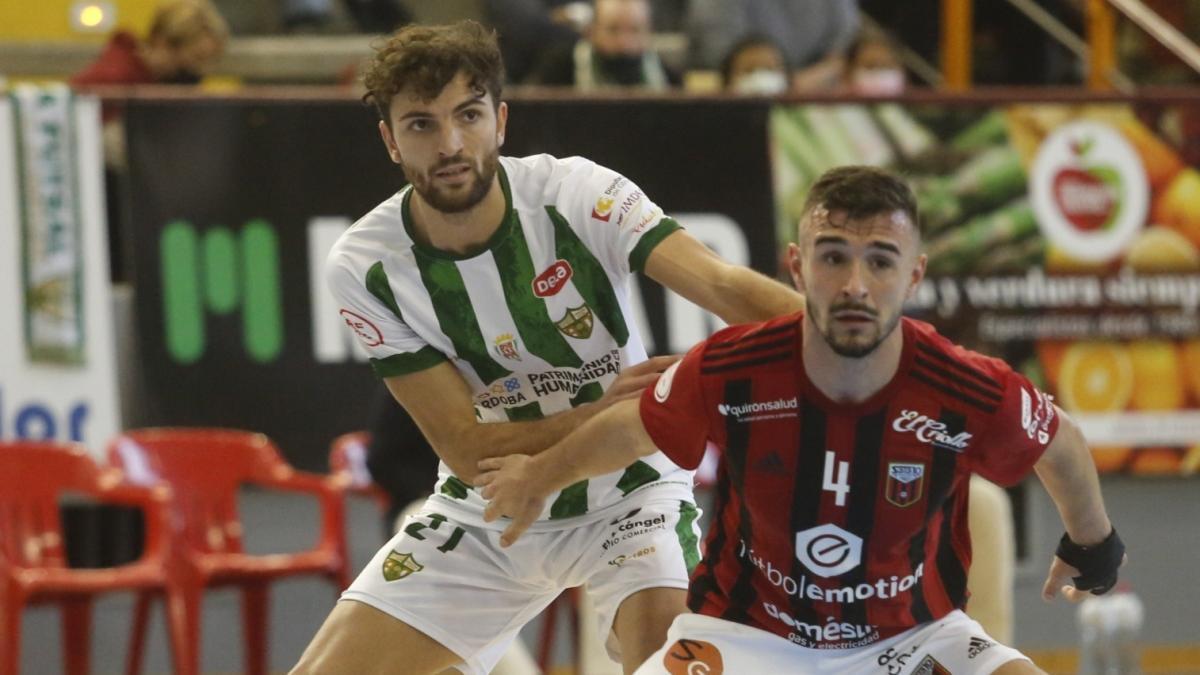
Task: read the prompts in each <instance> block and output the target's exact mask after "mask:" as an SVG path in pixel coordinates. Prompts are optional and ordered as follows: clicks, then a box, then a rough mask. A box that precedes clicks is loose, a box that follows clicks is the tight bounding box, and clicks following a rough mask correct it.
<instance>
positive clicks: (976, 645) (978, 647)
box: [967, 637, 996, 659]
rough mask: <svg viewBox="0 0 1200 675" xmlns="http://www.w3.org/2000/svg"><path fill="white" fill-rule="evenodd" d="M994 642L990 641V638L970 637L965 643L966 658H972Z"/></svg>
mask: <svg viewBox="0 0 1200 675" xmlns="http://www.w3.org/2000/svg"><path fill="white" fill-rule="evenodd" d="M994 644H996V643H995V642H992V641H991V640H984V639H983V638H978V637H973V638H971V642H970V644H968V645H967V658H968V659H973V658H975V657H976V656H979V655H980V654H982V653H983V651H984V650H985V649H987V648H989V647H991V646H992V645H994Z"/></svg>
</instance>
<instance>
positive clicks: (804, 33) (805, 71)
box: [686, 0, 860, 90]
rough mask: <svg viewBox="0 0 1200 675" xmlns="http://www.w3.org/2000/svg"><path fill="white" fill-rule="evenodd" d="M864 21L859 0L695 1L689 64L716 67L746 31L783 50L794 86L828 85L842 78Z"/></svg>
mask: <svg viewBox="0 0 1200 675" xmlns="http://www.w3.org/2000/svg"><path fill="white" fill-rule="evenodd" d="M859 23H860V17H859V10H858V3H857V0H692V2H691V5H690V7H689V10H688V16H687V20H686V27H687V34H688V41H689V48H688V49H689V65H690V67H692V68H701V69H709V70H712V69H715V68H717V67H718V66H719V65H720V63H721V59H722V57H724V56H725V55H726V54H728V53H729V52H730V51H731V49H732V47H733V46H734V44H735V43H737V42H738V40H740V39H741V38H742V37H743V36H746V35H749V34H760V35H765V36H767V37H770V38H771V39H772V40H774V41H775V43H776V44H778V45H779V46H780V47H781V48H782V49H783V52H784V55H785V56H786V60H787V63H788V64H789V65H790V66H791V67H792V68H793V69H794V70H793V72H792V84H793V86H794V87H796V88H797V89H800V90H809V89H822V88H829V87H833V86H836V85H837V83H838V82H840V81H841V79H842V70H843V63H844V61H843V58H844V57H843V52H844V51H845V49H846V47H847V46H848V45H849V44H850V41H851V40H853V39H854V36H855V35H856V34H857V33H858V28H859Z"/></svg>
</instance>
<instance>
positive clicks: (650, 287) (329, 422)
mask: <svg viewBox="0 0 1200 675" xmlns="http://www.w3.org/2000/svg"><path fill="white" fill-rule="evenodd" d="M767 112H768V111H767V108H766V106H763V105H745V104H743V103H737V102H730V103H722V102H712V103H703V104H697V103H695V102H690V103H684V102H678V101H646V102H642V103H639V105H638V108H637V114H636V115H632V114H630V106H629V104H628V102H620V101H613V102H602V101H557V100H550V101H518V102H514V103H513V104H512V106H511V111H510V115H509V122H508V129H507V133H506V142H505V145H504V147H503V149H502V152H503V153H504V154H507V155H511V156H523V155H529V154H535V153H542V152H545V153H550V154H554V155H558V156H562V157H565V156H570V155H582V156H585V157H588V158H589V159H592V160H594V161H596V162H598V163H600V164H603V165H605V166H608V167H610V168H612V169H614V170H616V171H619V172H621V173H623V174H625V175H626V176H627V177H628V178H630V179H631V180H632V181H634V182H635V183H637V184H638V186H639V187H640V188H642V190H643V191H645V193H646V194H647V195H649V196H650V198H651V199H653V200H654V201H655V202H656V203H657V204H659V205H660V206H662V207H663V208H664V209H665V210H666V211H667V212H668V213H669V214H672V215H674V216H675V217H676V218H677V219H679V220H680V222H682V223H683V224H684V226H685V227H688V228H689V230H690V231H691V232H692V233H693V234H695V235H696V236H697V237H698V238H700V239H701V240H702V241H704V242H705V243H706V244H708V245H709V246H710V247H712V248H713V249H715V250H716V251H718V252H719V253H720V254H721V255H723V256H725V257H726V258H728V259H730V260H733V261H735V262H738V263H740V264H747V265H753V266H755V267H757V268H759V269H768V270H772V269H774V267H775V264H776V258H775V256H776V250H775V241H774V234H773V227H772V222H773V219H774V212H773V205H772V191H771V177H770V176H771V174H770V162H769V158H768V151H767ZM376 123H377V119H376V118H375V116H374V113H373V112H372V111H371V110H369V109H366V108H364V107H363V106H361V105H359V104H357V103H355V102H351V101H333V102H331V101H308V102H296V101H275V102H263V101H245V100H241V101H238V100H233V101H220V102H214V101H205V102H203V104H198V103H197V102H195V101H187V100H171V101H133V102H131V103H130V104H129V105H128V106H127V109H126V127H127V130H126V134H127V139H128V150H129V165H130V166H129V171H130V175H129V178H130V185H129V192H128V199H129V207H130V208H129V210H130V213H131V230H130V232H129V237H130V238H131V240H132V243H133V246H132V250H133V255H134V257H133V266H132V278H133V281H134V288H135V294H136V308H137V316H138V330H137V332H138V338H139V349H140V358H139V367H140V369H141V370H142V373H141V375H142V381H143V391H144V394H145V396H144V400H143V401H142V402H141V404H140V405H139V419H138V421H137V422H138V424H148V425H149V424H153V425H198V426H230V427H239V428H244V429H251V430H255V431H261V432H263V433H266V434H268V435H269V436H271V437H272V438H274V439H275V440H276V441H277V442H278V443H279V444H280V446H281V448H282V449H283V451H284V453H285V454H286V455H287V456H288V458H289V460H291V461H292V462H294V463H295V464H296V465H298V466H301V467H304V468H309V469H323V468H324V465H325V456H326V453H327V452H328V447H329V443H330V441H332V439H333V438H334V437H335V436H337V435H338V434H341V433H344V432H347V431H353V430H357V429H362V428H364V427H365V426H366V424H367V421H368V420H367V414H368V406H367V404H368V402H369V401H370V399H371V396H372V395H373V394H374V393H375V392H376V391H377V387H378V386H379V385H377V384H376V383H375V381H374V376H373V375H372V374H371V372H370V369H369V368H368V366H367V365H366V362H365V356H364V355H363V354H362V353H361V351H360V349H359V347H358V346H357V340H356V339H355V338H354V336H353V334H351V332H350V331H349V330H347V328H346V326H345V324H344V322H343V320H342V318H341V317H340V316H339V313H338V309H339V308H338V307H337V306H336V305H335V304H334V302H333V300H332V297H331V296H330V294H329V292H328V290H327V289H326V288H325V281H324V278H323V272H322V270H323V265H324V260H325V256H326V253H327V252H328V250H329V248H330V247H331V246H332V244H333V242H334V241H335V240H336V239H337V237H338V236H339V235H340V234H341V232H342V231H343V230H345V228H346V227H348V226H349V225H350V224H351V223H352V222H353V221H354V220H356V219H357V218H359V217H360V216H362V215H364V214H365V213H366V212H367V211H369V210H370V209H372V208H373V207H374V206H375V205H377V204H378V203H380V202H382V201H383V200H385V199H387V198H388V197H389V196H390V195H392V194H393V193H394V192H395V191H396V190H398V189H399V188H400V187H401V186H402V185H404V178H403V176H402V175H401V172H400V171H399V169H398V168H397V167H396V166H395V165H393V164H392V163H391V162H390V160H389V159H388V157H387V155H386V153H385V151H384V148H383V145H382V143H381V141H380V139H379V132H378V130H377V128H376ZM731 129H736V130H737V133H736V134H731V133H729V130H731ZM636 295H637V297H636V298H635V303H634V304H635V307H640V308H641V310H640V314H641V315H642V318H643V321H642V324H643V326H642V328H643V331H642V334H643V335H644V336H646V337H647V339H648V342H651V344H650V345H649V348H650V350H651V351H657V352H663V353H665V352H668V351H682V350H685V349H687V348H688V347H690V346H691V345H692V344H693V343H695V342H696V341H697V340H700V339H702V338H704V337H706V336H707V335H708V334H709V333H711V332H712V330H714V329H716V328H717V327H718V326H719V324H718V322H717V321H716V320H715V319H714V318H713V317H710V316H708V315H706V314H705V313H704V312H701V311H700V310H699V309H697V308H695V307H694V306H693V305H691V304H690V303H687V302H686V301H684V300H682V299H681V298H678V297H675V296H673V295H672V296H667V295H666V294H664V292H663V291H662V289H661V288H659V287H657V286H655V285H654V284H653V283H651V282H649V281H648V280H643V283H642V284H641V286H640V290H639V292H638V293H637V294H636Z"/></svg>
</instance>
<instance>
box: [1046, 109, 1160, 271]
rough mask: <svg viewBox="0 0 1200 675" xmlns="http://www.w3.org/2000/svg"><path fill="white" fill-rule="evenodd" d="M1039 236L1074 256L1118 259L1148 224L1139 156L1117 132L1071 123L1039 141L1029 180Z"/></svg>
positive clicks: (1147, 195)
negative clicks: (1040, 233)
mask: <svg viewBox="0 0 1200 675" xmlns="http://www.w3.org/2000/svg"><path fill="white" fill-rule="evenodd" d="M1029 196H1030V199H1031V200H1032V204H1033V212H1034V215H1035V216H1036V217H1037V220H1038V225H1039V227H1040V228H1041V230H1042V234H1044V235H1045V236H1046V238H1047V239H1048V240H1049V241H1050V243H1052V244H1054V245H1055V246H1057V247H1058V248H1061V249H1063V251H1065V252H1066V253H1067V254H1068V255H1070V256H1071V257H1072V258H1076V259H1079V260H1085V261H1089V262H1104V261H1107V260H1111V259H1113V258H1115V257H1117V256H1119V255H1121V254H1122V253H1123V252H1124V251H1125V249H1126V247H1128V246H1129V245H1130V244H1131V243H1132V242H1133V240H1134V238H1135V237H1136V236H1137V233H1138V232H1139V231H1140V230H1141V229H1142V226H1143V225H1144V224H1145V222H1146V210H1147V208H1148V207H1149V202H1150V189H1149V185H1148V181H1147V180H1146V169H1145V167H1144V166H1142V160H1141V158H1140V157H1139V156H1138V154H1137V152H1136V151H1135V150H1134V149H1133V147H1132V146H1131V145H1130V144H1129V142H1128V141H1126V140H1125V138H1124V137H1123V136H1121V133H1120V132H1119V131H1117V130H1116V129H1114V128H1112V127H1110V126H1108V125H1106V124H1101V123H1098V122H1071V123H1069V124H1065V125H1062V126H1060V127H1058V128H1057V129H1055V130H1054V132H1053V133H1051V134H1050V135H1049V136H1047V137H1046V139H1045V140H1044V141H1043V142H1042V146H1041V148H1039V149H1038V154H1037V157H1036V158H1034V160H1033V167H1032V170H1031V172H1030V177H1029Z"/></svg>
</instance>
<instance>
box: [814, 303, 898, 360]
mask: <svg viewBox="0 0 1200 675" xmlns="http://www.w3.org/2000/svg"><path fill="white" fill-rule="evenodd" d="M843 310H855V311H862V312H868V313H870V314H872V315H874V316H875V319H876V320H875V321H874V322H873V323H872V324H871V325H873V326H875V327H876V329H877V332H876V333H875V337H874V339H871V340H866V341H864V340H862V339H861V338H858V339H856V338H854V337H850V336H848V335H839V334H837V333H836V332H835V330H834V324H833V322H834V319H833V314H834V313H836V312H839V311H843ZM808 318H809V320H810V321H812V323H813V327H815V328H816V329H817V332H818V333H820V334H821V339H822V340H824V341H825V344H827V345H829V348H830V349H832V350H833V352H834V353H835V354H837V355H838V356H844V357H846V358H849V359H861V358H863V357H864V356H867V355H869V354H871V353H872V352H874V351H875V350H876V349H878V348H879V345H880V344H882V343H883V341H884V340H885V339H887V337H888V336H889V335H891V334H892V331H894V330H896V325H897V324H899V323H900V313H899V312H897V313H896V314H894V315H893V316H891V317H889V318H888V319H887V320H886V323H882V324H881V323H880V321H879V315H878V313H876V312H875V310H872V309H870V308H867V307H862V306H860V305H847V304H840V305H834V306H831V307H830V308H829V314H828V316H825V312H824V311H823V310H821V309H819V308H818V307H817V306H816V305H810V306H809V308H808Z"/></svg>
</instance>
